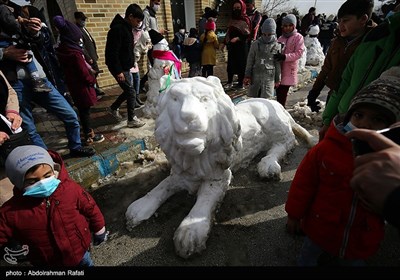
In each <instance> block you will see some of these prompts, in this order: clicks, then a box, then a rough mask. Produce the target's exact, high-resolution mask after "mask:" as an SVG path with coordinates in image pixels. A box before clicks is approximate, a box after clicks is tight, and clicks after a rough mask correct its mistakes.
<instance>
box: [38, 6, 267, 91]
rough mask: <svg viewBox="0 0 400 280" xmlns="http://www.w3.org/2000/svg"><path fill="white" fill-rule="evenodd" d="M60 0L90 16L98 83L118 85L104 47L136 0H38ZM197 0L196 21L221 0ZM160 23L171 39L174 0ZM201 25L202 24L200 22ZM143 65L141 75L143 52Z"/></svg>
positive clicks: (222, 22) (221, 56) (223, 19)
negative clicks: (115, 24) (113, 24)
mask: <svg viewBox="0 0 400 280" xmlns="http://www.w3.org/2000/svg"><path fill="white" fill-rule="evenodd" d="M49 1H56V2H57V4H58V6H59V8H60V11H61V13H62V15H63V16H64V17H65V18H66V19H68V20H70V21H74V12H75V11H77V10H79V11H81V12H83V13H85V15H86V16H87V17H88V19H87V23H86V27H87V29H88V30H89V32H90V33H91V35H92V36H93V38H94V39H95V40H96V45H97V52H98V55H99V61H98V64H99V67H100V69H101V70H103V73H101V74H100V75H99V76H98V83H99V85H100V87H102V88H106V87H110V86H115V85H116V82H115V79H114V78H113V77H112V75H111V74H110V73H109V71H108V69H107V66H106V65H105V60H104V50H105V45H106V39H107V32H108V30H109V25H110V23H111V21H112V19H113V18H114V16H115V15H116V14H118V13H119V14H121V15H122V16H124V14H125V9H126V7H128V6H129V5H130V4H132V3H133V2H132V1H131V0H75V1H72V0H71V1H70V0H68V1H67V0H36V1H35V6H36V7H37V8H39V9H41V8H44V10H45V11H48V10H49V9H48V6H47V5H48V2H49ZM193 1H194V2H195V5H194V7H195V18H196V25H197V24H198V21H199V19H200V17H201V15H202V14H203V13H204V8H205V7H211V8H215V7H216V5H217V3H219V1H218V0H193ZM261 1H262V0H256V7H257V8H260V7H261ZM149 2H150V1H149V0H136V1H134V3H136V4H138V5H139V6H140V7H141V8H142V9H144V8H145V7H146V6H147V5H149ZM225 3H226V4H223V5H222V6H221V7H220V15H219V18H218V21H217V28H218V29H221V30H225V29H226V26H227V23H228V20H229V18H230V13H231V7H232V5H233V0H225ZM45 16H46V19H47V20H48V22H49V23H51V20H50V18H49V15H48V13H46V15H45ZM157 18H158V25H159V27H160V28H164V29H167V30H169V32H168V34H167V35H166V36H165V37H166V39H167V40H168V41H169V42H171V41H172V39H173V35H174V34H173V25H172V11H171V0H162V1H161V9H160V10H159V11H158V12H157ZM196 27H198V26H196ZM225 59H226V53H222V52H220V51H218V61H225ZM139 67H140V69H141V75H143V74H144V73H145V72H146V71H147V57H146V56H143V57H142V58H141V60H140V61H139ZM187 70H188V65H187V64H186V63H184V64H183V69H182V71H183V72H185V71H187Z"/></svg>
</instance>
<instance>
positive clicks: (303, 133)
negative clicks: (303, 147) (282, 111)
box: [286, 111, 318, 148]
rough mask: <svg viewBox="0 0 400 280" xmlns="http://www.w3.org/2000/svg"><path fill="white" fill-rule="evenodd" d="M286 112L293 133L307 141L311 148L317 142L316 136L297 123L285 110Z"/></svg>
mask: <svg viewBox="0 0 400 280" xmlns="http://www.w3.org/2000/svg"><path fill="white" fill-rule="evenodd" d="M286 113H287V114H288V115H289V120H290V125H291V127H292V131H293V133H294V134H295V135H296V136H297V137H300V138H302V139H304V140H305V141H306V142H307V145H308V146H309V147H310V148H311V147H312V146H314V145H315V144H317V143H318V138H317V137H316V136H312V135H311V134H310V133H309V132H308V130H307V129H305V128H304V127H302V126H301V125H299V124H298V123H297V122H296V121H295V120H294V119H293V117H292V115H290V113H289V112H287V111H286Z"/></svg>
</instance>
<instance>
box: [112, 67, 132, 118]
mask: <svg viewBox="0 0 400 280" xmlns="http://www.w3.org/2000/svg"><path fill="white" fill-rule="evenodd" d="M123 73H124V76H125V81H124V82H122V83H120V82H118V85H119V86H120V87H121V88H122V90H123V92H122V93H121V94H120V95H119V96H118V97H117V99H116V100H115V101H114V103H113V104H111V106H110V107H111V109H112V110H117V109H118V108H119V107H121V104H122V103H123V102H124V101H125V100H126V103H127V106H126V107H127V108H126V109H127V112H128V121H132V120H133V117H134V116H135V105H136V91H135V89H134V87H133V76H132V73H131V72H130V71H126V72H123Z"/></svg>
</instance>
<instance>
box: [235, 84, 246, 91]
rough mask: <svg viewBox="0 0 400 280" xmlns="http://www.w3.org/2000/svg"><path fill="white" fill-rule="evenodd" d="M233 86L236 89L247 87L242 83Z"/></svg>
mask: <svg viewBox="0 0 400 280" xmlns="http://www.w3.org/2000/svg"><path fill="white" fill-rule="evenodd" d="M232 88H233V89H235V90H243V89H245V87H244V86H243V85H240V84H237V85H234V86H233V87H232Z"/></svg>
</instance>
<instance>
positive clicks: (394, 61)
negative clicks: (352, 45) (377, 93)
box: [322, 12, 400, 126]
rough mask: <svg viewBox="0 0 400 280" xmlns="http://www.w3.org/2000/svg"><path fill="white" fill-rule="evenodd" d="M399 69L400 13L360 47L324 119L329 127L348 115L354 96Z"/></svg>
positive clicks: (376, 30)
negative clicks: (381, 75)
mask: <svg viewBox="0 0 400 280" xmlns="http://www.w3.org/2000/svg"><path fill="white" fill-rule="evenodd" d="M396 65H400V12H398V13H395V14H394V15H392V16H391V17H389V18H387V19H386V20H385V21H384V22H383V23H381V24H380V25H378V26H377V27H375V28H374V29H372V30H371V31H370V32H369V33H368V34H367V35H366V36H365V38H364V40H363V42H362V43H361V44H360V45H359V46H358V47H357V49H356V51H355V52H354V54H353V56H352V57H351V58H350V61H349V63H348V64H347V66H346V68H345V69H344V72H343V74H342V81H341V83H340V86H339V89H338V90H337V91H334V92H333V93H332V95H331V97H330V99H329V102H328V104H326V107H325V110H324V113H323V115H322V119H323V123H324V125H327V126H329V124H330V122H331V121H332V119H333V118H334V116H335V115H336V114H338V113H339V114H341V113H345V112H347V109H348V108H349V106H350V102H351V100H352V99H353V96H354V95H355V94H356V93H357V92H358V91H359V90H360V89H362V88H363V87H365V86H367V85H368V84H369V83H371V82H372V81H374V80H376V79H377V78H379V76H380V74H381V73H382V72H384V71H385V70H387V69H389V68H390V67H392V66H396Z"/></svg>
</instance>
